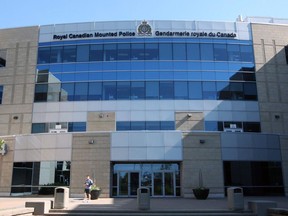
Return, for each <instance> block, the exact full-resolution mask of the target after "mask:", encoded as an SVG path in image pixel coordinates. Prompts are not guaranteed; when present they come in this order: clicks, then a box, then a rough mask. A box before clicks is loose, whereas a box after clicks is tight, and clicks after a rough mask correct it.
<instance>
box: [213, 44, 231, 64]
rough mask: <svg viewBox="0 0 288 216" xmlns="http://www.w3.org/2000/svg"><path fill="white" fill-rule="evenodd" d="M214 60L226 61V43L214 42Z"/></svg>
mask: <svg viewBox="0 0 288 216" xmlns="http://www.w3.org/2000/svg"><path fill="white" fill-rule="evenodd" d="M214 60H215V61H228V56H227V47H226V44H214Z"/></svg>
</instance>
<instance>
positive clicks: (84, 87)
mask: <svg viewBox="0 0 288 216" xmlns="http://www.w3.org/2000/svg"><path fill="white" fill-rule="evenodd" d="M87 97H88V83H87V82H79V83H75V94H74V100H75V101H85V100H87V99H88V98H87Z"/></svg>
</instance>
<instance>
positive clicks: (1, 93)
mask: <svg viewBox="0 0 288 216" xmlns="http://www.w3.org/2000/svg"><path fill="white" fill-rule="evenodd" d="M2 98H3V86H0V104H2Z"/></svg>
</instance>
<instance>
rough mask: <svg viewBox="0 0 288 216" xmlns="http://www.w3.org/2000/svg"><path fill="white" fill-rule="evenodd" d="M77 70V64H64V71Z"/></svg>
mask: <svg viewBox="0 0 288 216" xmlns="http://www.w3.org/2000/svg"><path fill="white" fill-rule="evenodd" d="M75 70H76V65H75V64H62V71H63V72H74V71H75Z"/></svg>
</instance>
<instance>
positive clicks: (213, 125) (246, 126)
mask: <svg viewBox="0 0 288 216" xmlns="http://www.w3.org/2000/svg"><path fill="white" fill-rule="evenodd" d="M205 131H225V132H259V133H260V132H261V127H260V122H238V121H237V122H236V121H235V122H234V121H229V122H228V121H227V122H222V121H221V122H220V121H205Z"/></svg>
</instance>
